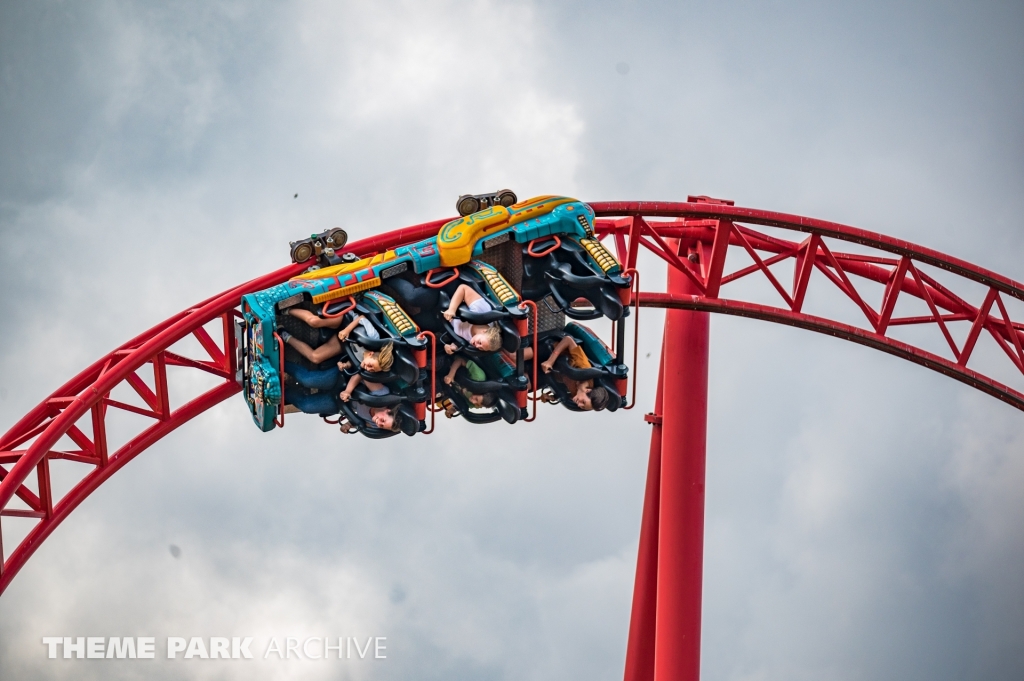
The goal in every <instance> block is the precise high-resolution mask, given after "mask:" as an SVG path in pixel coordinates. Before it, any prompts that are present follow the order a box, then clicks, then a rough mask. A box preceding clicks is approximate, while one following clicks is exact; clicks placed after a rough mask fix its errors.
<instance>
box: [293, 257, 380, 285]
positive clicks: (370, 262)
mask: <svg viewBox="0 0 1024 681" xmlns="http://www.w3.org/2000/svg"><path fill="white" fill-rule="evenodd" d="M395 257H396V256H395V252H394V251H384V252H383V253H378V254H377V255H375V256H373V257H372V258H363V259H362V260H357V261H355V262H343V263H341V264H340V265H332V266H331V267H324V268H322V269H319V270H313V271H312V272H303V273H302V274H297V275H295V276H294V277H292V279H326V278H327V277H336V276H338V275H341V274H350V273H352V272H358V271H359V270H363V269H366V268H367V267H373V266H375V265H379V264H381V263H383V262H387V261H388V260H394V259H395ZM359 290H360V291H363V290H365V289H359ZM331 293H334V291H331ZM345 295H348V294H345Z"/></svg>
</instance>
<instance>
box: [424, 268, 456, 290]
mask: <svg viewBox="0 0 1024 681" xmlns="http://www.w3.org/2000/svg"><path fill="white" fill-rule="evenodd" d="M438 269H440V268H436V267H435V268H434V269H432V270H428V271H427V276H426V278H424V280H423V283H424V284H426V285H427V288H442V287H444V286H447V285H448V284H450V283H452V282H453V281H455V280H456V279H458V277H459V268H458V267H453V268H452V273H451V275H450V276H449V277H448V278H447V279H445V280H444V281H433V279H432V277H433V276H434V273H435V272H437V271H438Z"/></svg>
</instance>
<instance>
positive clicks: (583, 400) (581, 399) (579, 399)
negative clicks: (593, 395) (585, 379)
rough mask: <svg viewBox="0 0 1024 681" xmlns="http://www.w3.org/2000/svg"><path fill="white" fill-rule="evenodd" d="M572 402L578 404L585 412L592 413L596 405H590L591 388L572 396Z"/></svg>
mask: <svg viewBox="0 0 1024 681" xmlns="http://www.w3.org/2000/svg"><path fill="white" fill-rule="evenodd" d="M572 401H573V402H575V403H576V406H577V407H579V408H580V409H583V410H584V411H590V410H591V409H593V408H594V405H593V404H591V403H590V388H584V389H583V390H581V391H579V392H577V393H576V394H575V395H573V396H572Z"/></svg>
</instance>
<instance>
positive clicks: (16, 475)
mask: <svg viewBox="0 0 1024 681" xmlns="http://www.w3.org/2000/svg"><path fill="white" fill-rule="evenodd" d="M591 205H592V206H593V207H594V209H595V211H596V212H597V214H598V216H599V220H598V234H599V235H600V236H601V237H602V238H607V239H611V240H612V241H614V244H615V248H616V250H617V251H618V254H619V257H620V260H621V261H622V262H623V265H624V266H625V267H627V268H629V267H635V266H636V261H637V255H638V253H639V250H640V248H641V247H643V248H644V249H646V250H648V251H650V252H652V253H654V254H655V255H657V256H658V257H660V258H661V259H663V260H665V261H666V262H667V263H668V264H669V266H670V267H674V268H676V269H678V270H680V271H681V272H683V273H684V274H685V276H687V277H688V278H689V279H690V280H691V282H692V283H693V285H694V286H695V287H696V289H697V290H698V291H700V293H701V294H700V295H693V296H670V295H668V294H665V293H654V292H644V293H641V294H640V302H641V305H645V306H649V307H671V308H686V309H693V310H706V311H711V312H721V313H725V314H733V315H740V316H746V317H752V318H756V319H763V320H767V321H774V322H778V323H782V324H788V325H791V326H797V327H800V328H804V329H809V330H813V331H818V332H820V333H825V334H829V335H833V336H837V337H840V338H845V339H847V340H851V341H854V342H856V343H861V344H863V345H868V346H870V347H874V348H877V349H879V350H883V351H885V352H888V353H890V354H893V355H896V356H899V357H903V358H904V359H908V360H910V361H913V362H916V363H918V364H921V365H924V366H927V367H929V368H931V369H934V370H936V371H939V372H941V373H943V374H946V375H948V376H951V377H953V378H956V379H957V380H960V381H962V382H964V383H967V384H968V385H971V386H973V387H975V388H978V389H979V390H982V391H984V392H987V393H989V394H990V395H993V396H995V397H997V398H999V399H1001V400H1003V401H1005V402H1007V403H1009V404H1012V405H1013V406H1015V407H1017V408H1018V409H1024V394H1022V393H1020V392H1018V391H1016V390H1014V389H1013V388H1011V387H1009V386H1008V385H1006V384H1005V383H1004V382H1002V381H1000V380H997V379H996V378H994V377H991V376H988V375H986V374H984V373H982V372H981V371H980V370H977V369H976V368H970V367H968V363H969V362H970V360H971V358H972V357H973V356H974V350H975V348H976V345H977V342H978V340H979V338H980V337H981V334H983V333H987V334H988V335H989V336H991V337H992V338H993V339H994V340H995V342H996V343H997V344H998V345H999V347H1000V348H1002V350H1003V351H1004V352H1005V353H1006V355H1007V356H1008V357H1009V359H1010V362H1011V364H1012V366H1013V367H1016V371H1017V372H1019V373H1024V350H1022V345H1024V323H1021V322H1015V321H1013V320H1012V319H1011V318H1010V315H1009V314H1008V311H1007V309H1006V306H1005V303H1004V299H1003V297H1004V296H1010V297H1013V298H1017V299H1020V300H1024V285H1022V284H1019V283H1017V282H1015V281H1013V280H1010V279H1007V278H1006V277H1002V276H1000V275H998V274H995V273H993V272H989V271H987V270H984V269H982V268H979V267H975V266H974V265H971V264H969V263H966V262H964V261H962V260H958V259H956V258H952V257H949V256H946V255H943V254H941V253H938V252H936V251H932V250H929V249H926V248H922V247H920V246H917V245H915V244H911V243H908V242H905V241H900V240H897V239H892V238H889V237H886V236H883V235H881V234H875V233H872V232H866V231H863V230H859V229H855V228H853V227H846V226H844V225H838V224H835V223H830V222H824V221H820V220H813V219H810V218H803V217H799V216H794V215H785V214H782V213H773V212H768V211H759V210H753V209H748V208H737V207H734V206H731V205H725V204H721V203H715V202H713V201H711V200H707V199H703V198H698V199H695V200H691V202H688V203H644V202H639V203H638V202H621V203H594V204H591ZM665 218H668V219H667V220H666V219H665ZM444 222H445V220H439V221H434V222H430V223H426V224H423V225H417V226H415V227H409V228H406V229H400V230H396V231H393V232H388V233H386V234H382V235H378V236H376V237H373V238H370V239H365V240H362V241H359V242H357V243H354V244H352V245H351V247H350V249H349V250H351V251H353V252H355V253H357V254H359V255H368V254H370V253H375V252H379V251H381V250H384V249H387V248H394V247H396V246H399V245H402V244H406V243H411V242H413V241H417V240H420V239H423V238H425V237H427V236H431V235H433V234H434V233H436V231H437V229H438V228H439V227H440V226H441V225H442V224H443V223H444ZM747 225H766V226H771V227H777V228H782V229H785V230H789V231H793V232H801V233H804V234H806V235H807V236H806V237H805V238H803V239H801V240H799V241H797V240H794V241H788V240H785V239H779V238H774V237H770V236H768V235H765V234H762V233H760V232H758V231H757V230H755V229H754V228H752V227H749V226H747ZM836 241H838V242H849V243H853V244H858V245H859V246H861V247H868V248H869V249H871V250H872V251H873V252H872V253H870V254H863V253H860V254H851V253H844V252H841V251H839V250H837V249H836V248H835V247H834V244H833V245H831V246H830V245H829V242H836ZM733 254H736V255H735V257H732V261H735V260H736V259H737V257H747V258H749V259H750V260H752V262H753V264H751V265H748V266H745V267H740V268H738V269H736V270H734V271H729V270H728V268H727V265H728V264H729V262H730V257H731V256H733ZM740 254H745V256H744V255H740ZM786 260H792V261H793V265H794V276H793V279H792V282H791V283H790V284H789V285H786V286H784V285H783V284H782V283H781V282H780V281H779V280H778V277H777V276H776V275H775V274H774V273H773V271H772V268H773V267H774V266H775V265H777V264H779V263H781V262H783V261H786ZM921 265H929V266H934V267H938V268H941V269H943V270H946V271H948V272H950V273H952V274H953V275H955V278H956V279H957V281H958V282H959V281H960V280H964V281H969V282H974V283H976V284H981V285H983V286H984V287H986V290H987V294H986V295H985V296H984V300H983V301H982V302H981V304H980V305H977V306H974V305H971V304H970V303H968V302H967V301H966V300H965V297H966V294H963V293H961V295H958V294H957V293H955V292H954V289H956V288H957V282H953V283H947V284H945V285H944V284H942V283H940V282H938V281H937V280H936V279H935V278H934V277H932V276H930V275H928V274H927V272H925V271H923V270H922V268H921V267H920V266H921ZM301 269H302V268H301V267H300V266H297V265H291V266H288V267H285V268H282V269H280V270H278V271H276V272H273V273H271V274H268V275H265V276H263V277H260V278H258V279H254V280H252V281H250V282H248V283H246V284H243V285H241V286H238V287H235V288H233V289H230V290H228V291H225V292H224V293H221V294H219V295H217V296H215V297H213V298H210V299H208V300H205V301H203V302H201V303H199V304H197V305H195V306H194V307H191V308H189V309H187V310H185V311H184V312H181V313H179V314H177V315H175V316H174V317H171V318H170V319H168V320H166V321H164V322H162V323H161V324H158V325H157V326H155V327H153V328H152V329H150V330H149V331H147V332H145V333H143V334H142V335H140V336H138V337H136V338H134V339H132V340H130V341H128V342H127V343H125V344H124V345H122V346H121V347H120V348H118V349H116V350H114V351H113V352H111V353H110V354H108V355H106V356H105V357H103V358H101V359H99V360H98V361H97V362H96V363H94V364H93V365H92V366H90V367H89V368H88V369H86V370H85V371H83V372H82V373H80V374H79V375H78V376H76V377H75V378H73V379H72V380H70V381H69V382H68V383H66V384H65V385H64V386H62V387H61V388H59V389H58V390H57V391H55V392H54V393H53V394H52V395H50V396H49V397H48V398H46V399H45V400H43V402H41V403H40V404H39V405H38V406H37V407H35V408H34V409H33V410H32V411H30V412H29V413H28V414H27V415H26V416H25V417H24V418H22V419H21V420H20V421H19V422H18V423H17V424H16V425H14V426H13V427H12V428H11V429H10V430H9V431H8V432H7V433H6V434H5V435H4V436H3V437H2V438H0V519H2V517H21V518H30V519H34V520H35V521H36V523H35V525H34V526H33V527H32V529H31V530H30V531H29V532H28V534H27V536H25V538H24V539H23V540H22V541H21V542H20V543H19V544H18V545H17V546H16V547H15V548H14V550H13V552H11V553H10V555H6V554H5V552H4V547H3V544H2V532H0V593H2V592H3V590H4V589H6V588H7V585H8V584H10V582H11V579H13V577H14V576H15V574H17V572H18V570H20V569H21V567H22V566H24V564H25V562H26V561H27V560H28V558H29V557H30V556H31V555H32V553H33V552H34V551H35V549H36V548H38V546H39V545H40V544H41V543H42V541H43V540H44V539H46V537H47V536H49V534H50V533H51V532H52V531H53V530H54V529H55V528H56V526H57V525H58V524H59V523H60V522H61V521H62V520H63V519H64V518H65V517H67V515H68V514H69V513H71V511H73V510H74V509H75V508H76V507H77V506H78V504H80V503H81V502H82V500H84V499H85V498H86V497H87V496H88V495H89V494H91V493H92V492H93V491H94V490H95V489H96V488H97V487H99V485H100V484H101V483H103V481H105V480H106V479H107V478H109V477H110V476H111V475H112V474H113V473H114V472H116V471H117V470H119V469H120V468H121V467H122V466H124V465H125V464H126V463H128V462H129V461H130V460H131V459H133V458H134V457H135V456H137V455H138V454H139V453H141V452H142V451H143V450H144V449H146V448H147V447H148V446H150V445H151V444H153V443H154V442H156V441H157V440H159V439H160V438H162V437H164V436H165V435H167V434H168V433H170V432H171V431H173V430H174V429H176V428H177V427H178V426H181V425H182V424H184V423H186V422H187V421H189V420H190V419H192V418H193V417H195V416H197V415H199V414H201V413H202V412H204V411H206V410H207V409H209V408H210V407H212V406H214V405H215V404H217V403H219V402H221V401H222V400H224V399H227V398H228V397H230V396H231V395H233V394H235V393H236V392H238V391H239V390H240V387H239V386H238V384H237V383H236V382H235V370H236V366H235V355H234V344H235V339H234V326H233V322H232V317H233V316H235V315H236V314H237V312H236V308H237V307H238V305H239V302H240V299H241V296H242V295H243V294H245V293H248V292H252V291H257V290H260V289H263V288H267V287H269V286H273V285H275V284H278V283H280V282H282V281H285V280H287V279H288V278H289V277H291V276H293V275H294V274H296V273H298V272H299V271H300V270H301ZM814 272H818V273H819V274H820V275H822V276H819V277H817V278H815V277H812V276H811V275H812V274H813V273H814ZM753 276H759V277H763V278H764V281H767V282H768V283H769V284H770V285H771V286H772V288H773V289H774V290H775V291H776V292H777V293H778V295H779V298H780V300H781V301H782V303H783V304H782V305H777V306H771V305H765V304H761V303H753V302H748V301H742V300H731V299H728V298H725V297H722V294H723V289H726V288H730V289H731V287H730V285H731V284H733V283H734V282H736V281H738V280H741V279H747V278H750V277H753ZM855 280H863V281H871V282H876V283H880V284H883V285H884V286H885V293H884V296H883V299H882V301H881V304H880V305H879V306H877V307H872V306H871V305H869V304H868V303H867V302H865V299H864V296H862V295H861V293H860V292H859V291H858V289H857V287H856V285H855V283H854V282H855ZM812 283H813V285H814V286H818V285H819V284H820V285H834V286H835V287H836V288H837V289H838V290H839V291H841V292H842V294H843V295H845V296H846V297H848V298H849V299H850V300H851V301H853V302H854V304H855V305H857V307H858V308H859V309H860V310H861V311H862V312H863V315H864V322H865V323H864V325H863V326H860V327H858V326H855V325H851V324H846V323H841V322H838V321H834V320H830V319H826V318H823V317H820V316H814V315H809V314H806V313H805V312H803V306H804V301H805V299H806V296H807V291H808V289H809V287H810V286H811V285H812ZM901 296H911V297H914V298H918V299H920V300H922V301H924V302H925V303H926V304H927V306H928V309H929V310H930V314H929V315H925V316H919V317H913V318H908V317H904V318H897V317H893V313H894V310H895V307H896V303H897V301H898V300H899V298H900V297H901ZM217 319H220V320H221V324H220V327H221V329H222V334H221V336H222V337H221V338H220V339H219V340H214V338H213V337H211V335H210V333H209V332H208V331H207V330H206V329H204V326H206V325H207V324H209V323H211V322H213V321H214V320H217ZM957 322H967V323H969V324H970V331H969V332H968V334H967V336H966V339H965V340H964V341H963V342H962V343H960V344H958V343H956V342H955V340H954V339H953V336H952V334H951V333H950V331H949V326H950V325H951V324H953V323H957ZM905 325H918V326H920V325H932V326H935V327H937V329H938V330H939V332H941V333H942V335H943V336H944V337H945V338H946V340H947V342H948V344H949V350H950V352H949V356H948V357H943V356H941V355H939V354H935V353H933V352H929V351H927V350H924V349H922V348H919V347H916V346H914V345H911V344H908V343H905V342H901V341H899V340H897V339H895V338H892V337H891V335H890V334H891V332H892V329H894V328H898V327H900V326H905ZM189 336H191V337H193V338H195V339H196V340H197V341H198V342H199V343H200V345H201V346H202V348H203V350H204V351H205V353H206V356H204V357H202V358H200V359H194V358H190V357H187V356H185V355H183V354H180V353H177V352H174V351H172V350H170V347H171V346H172V345H174V344H175V343H177V342H179V341H181V340H182V339H185V338H187V337H189ZM146 365H150V367H149V369H147V370H146V371H144V372H143V374H146V375H148V374H149V372H150V371H151V372H152V380H150V381H149V382H147V381H146V380H143V378H142V376H141V375H140V370H142V369H143V368H144V367H145V366H146ZM168 366H177V367H182V368H184V369H191V370H194V371H200V372H204V373H206V374H208V375H212V376H215V377H216V378H217V379H219V382H218V384H217V385H216V386H215V387H213V388H211V389H209V390H207V391H206V392H204V393H202V394H201V395H199V396H198V397H195V398H194V399H192V400H190V401H188V402H186V403H184V404H182V405H180V406H177V407H175V408H172V407H171V404H172V400H171V395H170V390H169V388H168V383H167V373H166V368H167V367H168ZM119 386H127V387H128V388H130V389H131V390H132V391H134V393H135V394H137V395H138V397H139V399H140V400H141V401H142V402H143V403H144V404H145V405H146V406H145V407H139V406H135V405H132V404H128V403H125V402H121V401H117V400H114V399H111V397H110V394H111V391H113V390H114V389H116V388H118V387H119ZM151 386H152V387H151ZM111 410H121V411H127V412H132V413H135V414H140V415H143V416H146V417H149V418H151V419H152V423H151V424H150V425H148V427H145V428H143V429H141V430H140V431H139V432H137V433H135V434H134V436H132V437H131V438H129V440H128V441H127V442H126V443H125V444H124V445H122V446H121V447H119V448H118V449H116V450H115V451H113V452H110V451H108V447H107V444H108V443H107V438H106V430H107V428H106V424H107V418H108V414H110V413H111ZM65 436H67V438H68V439H70V440H71V441H72V442H73V443H74V445H75V446H76V447H77V449H73V450H70V451H58V450H55V449H54V447H55V446H56V445H57V443H58V441H59V440H61V438H62V437H65ZM58 459H63V460H68V461H75V462H78V463H82V464H87V465H88V466H89V468H88V470H87V472H86V473H85V474H84V475H83V476H82V477H81V479H80V480H79V482H78V483H77V484H76V485H74V487H72V489H71V490H70V491H68V492H67V493H66V494H65V495H64V496H63V497H62V498H60V499H54V498H53V495H52V487H51V484H50V462H51V461H53V460H58ZM0 530H2V528H0Z"/></svg>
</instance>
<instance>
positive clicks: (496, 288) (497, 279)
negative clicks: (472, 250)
mask: <svg viewBox="0 0 1024 681" xmlns="http://www.w3.org/2000/svg"><path fill="white" fill-rule="evenodd" d="M470 266H471V267H472V268H473V269H474V270H476V271H477V273H478V274H479V275H480V276H481V277H483V278H484V281H485V282H487V286H488V287H490V289H491V291H493V292H494V295H496V296H497V297H498V300H499V301H501V304H502V305H513V304H515V303H518V302H519V294H518V293H516V291H515V289H513V288H512V285H511V284H509V283H508V281H506V280H505V277H503V276H501V273H500V272H498V270H497V269H496V268H495V267H494V266H493V265H489V264H488V263H485V262H480V261H479V260H474V261H472V262H471V263H470Z"/></svg>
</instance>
